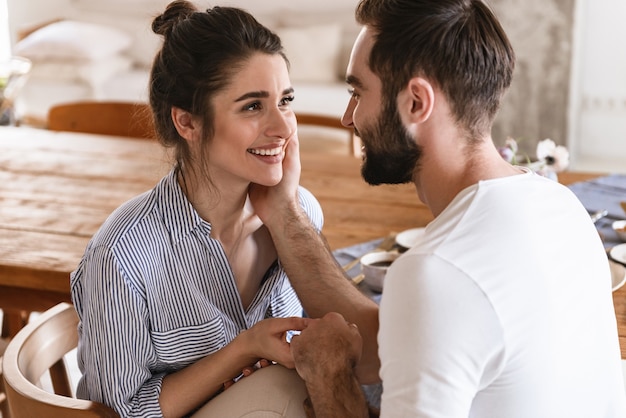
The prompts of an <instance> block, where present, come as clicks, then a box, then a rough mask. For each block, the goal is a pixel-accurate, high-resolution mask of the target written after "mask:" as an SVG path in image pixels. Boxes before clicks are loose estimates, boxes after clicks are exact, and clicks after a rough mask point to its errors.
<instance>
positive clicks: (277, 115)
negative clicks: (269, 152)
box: [267, 109, 296, 138]
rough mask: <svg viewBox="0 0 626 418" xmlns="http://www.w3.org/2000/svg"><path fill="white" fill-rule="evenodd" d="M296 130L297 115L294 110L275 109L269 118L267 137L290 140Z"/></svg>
mask: <svg viewBox="0 0 626 418" xmlns="http://www.w3.org/2000/svg"><path fill="white" fill-rule="evenodd" d="M295 129H296V115H295V114H294V113H293V110H288V111H285V110H281V109H275V110H273V111H272V114H271V115H270V118H269V124H268V128H267V135H268V136H272V137H279V138H289V137H290V136H291V134H293V132H294V131H295Z"/></svg>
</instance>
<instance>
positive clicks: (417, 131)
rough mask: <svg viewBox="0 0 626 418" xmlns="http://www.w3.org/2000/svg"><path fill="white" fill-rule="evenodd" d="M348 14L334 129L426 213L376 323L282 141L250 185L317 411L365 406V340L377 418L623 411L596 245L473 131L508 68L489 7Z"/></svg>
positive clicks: (357, 411) (392, 6) (398, 3)
mask: <svg viewBox="0 0 626 418" xmlns="http://www.w3.org/2000/svg"><path fill="white" fill-rule="evenodd" d="M356 17H357V20H358V22H359V23H360V24H362V25H363V29H362V31H361V32H360V34H359V36H358V38H357V40H356V42H355V45H354V48H353V51H352V55H351V58H350V63H349V65H348V69H347V81H348V83H349V84H350V85H351V86H352V87H353V89H354V92H353V95H352V98H351V99H350V102H349V104H348V108H347V110H346V113H345V115H344V119H343V122H344V124H345V125H349V126H353V127H354V128H355V132H357V133H358V134H359V135H360V137H361V139H362V141H363V145H364V154H365V157H364V162H363V167H362V174H363V177H364V179H365V180H366V181H367V182H369V183H371V184H381V183H404V182H413V183H414V184H415V187H416V189H417V193H418V196H419V198H420V200H421V201H422V202H424V203H425V204H427V205H428V207H429V208H430V210H431V211H432V213H433V214H434V216H435V219H434V220H433V221H432V222H431V223H430V224H429V225H428V226H427V227H426V232H425V237H424V241H423V243H420V244H418V245H417V246H416V247H414V248H412V249H410V250H409V251H408V252H406V253H405V254H403V255H402V256H401V257H400V258H399V259H398V260H397V261H396V262H394V264H393V265H392V266H391V268H390V269H389V271H388V274H387V278H386V281H385V290H384V293H383V296H382V300H381V305H380V313H379V317H378V318H379V321H380V324H379V323H378V321H377V317H376V316H375V315H377V314H378V312H377V311H376V308H375V307H372V306H371V305H370V304H368V303H367V301H364V300H363V298H362V297H360V296H359V295H358V294H355V291H354V290H352V289H350V286H349V285H348V284H347V281H346V280H345V279H343V278H342V273H341V271H340V270H339V269H338V267H337V264H336V263H335V262H334V261H333V260H332V256H331V255H330V253H329V252H328V251H327V250H324V249H323V248H322V247H323V244H322V243H321V238H318V237H317V236H316V234H315V231H314V230H313V228H312V227H311V226H310V225H309V224H308V222H307V220H306V218H305V217H304V216H303V215H302V214H301V213H300V209H299V206H298V205H297V201H296V200H295V198H294V195H295V193H294V191H295V187H296V184H297V175H298V169H299V166H298V163H297V161H295V158H294V156H293V155H289V154H290V153H291V154H293V153H294V152H295V150H294V149H293V148H295V144H294V147H293V148H290V149H288V150H287V158H286V163H285V164H286V166H285V169H286V173H287V174H286V177H285V179H284V180H283V182H282V184H281V185H280V186H279V187H277V188H273V189H264V190H261V189H253V190H252V192H253V195H252V197H253V201H254V204H255V207H256V208H257V210H258V211H259V213H260V214H261V215H262V218H263V220H264V222H265V224H266V225H267V226H268V228H269V229H270V232H271V234H272V238H273V239H274V242H275V243H276V245H277V249H278V251H279V254H280V258H281V262H282V263H283V265H284V266H285V269H286V270H287V273H288V275H289V277H290V279H291V280H292V284H293V286H294V288H295V289H296V292H298V294H299V296H300V298H301V299H302V301H303V304H304V307H305V309H306V310H307V311H308V312H309V313H310V314H311V316H312V317H322V318H321V319H317V320H311V322H310V324H309V325H308V327H307V328H306V329H305V330H303V331H302V333H301V335H300V336H297V337H294V338H293V340H292V343H291V348H292V353H293V355H294V359H295V362H296V369H297V370H298V373H299V374H300V375H301V376H302V378H303V379H304V380H305V382H306V385H307V389H308V392H309V395H310V400H311V402H312V405H313V408H314V410H315V413H316V416H317V417H318V418H321V417H330V416H332V417H339V416H340V417H353V416H354V417H362V416H367V413H368V412H367V406H366V404H365V401H364V399H363V396H362V394H361V391H360V388H359V381H360V382H364V381H371V380H372V378H374V377H375V371H377V370H378V365H379V363H378V358H376V356H375V352H376V349H377V347H376V342H375V340H374V338H375V337H374V335H375V334H376V333H378V345H379V347H378V354H379V358H380V369H379V374H380V378H381V379H382V382H383V395H382V404H381V415H382V416H383V417H446V418H456V417H464V418H467V417H473V418H482V417H507V418H517V417H519V418H522V417H525V418H528V417H532V418H543V417H545V418H554V417H568V418H572V417H579V418H588V417H596V418H599V417H624V416H626V399H625V398H626V395H625V393H624V387H623V381H622V377H621V368H620V354H619V345H618V340H617V332H616V322H615V316H614V311H613V306H612V299H611V285H610V282H611V280H610V272H609V267H608V263H607V260H606V254H605V253H604V250H603V247H602V244H601V241H600V238H599V237H598V234H597V232H596V230H595V228H594V226H593V224H592V222H591V221H590V219H589V216H588V214H587V212H586V211H585V209H584V208H583V207H582V205H581V204H580V203H579V201H578V200H577V199H576V197H575V196H574V195H573V194H572V193H571V192H570V191H569V189H567V188H566V187H564V186H561V185H559V184H558V183H557V182H554V181H551V180H548V179H546V178H542V177H540V176H538V175H536V174H534V173H532V172H530V171H527V170H525V169H522V168H520V167H515V166H511V165H509V164H508V163H506V162H505V161H504V160H503V159H502V158H501V157H500V156H499V154H498V152H497V150H496V147H495V146H494V144H493V141H492V139H491V136H490V130H491V126H492V123H493V120H494V117H495V115H496V113H497V110H498V107H499V103H500V99H501V97H502V95H503V94H504V93H505V91H506V89H507V88H508V86H509V84H510V82H511V78H512V73H513V68H514V61H515V57H514V52H513V50H512V47H511V45H510V43H509V41H508V39H507V36H506V34H505V33H504V31H503V29H502V27H501V26H500V24H499V22H498V21H497V19H496V18H495V16H494V15H493V13H492V12H491V11H490V10H489V9H488V7H487V6H486V5H485V4H484V3H483V2H481V1H479V0H362V1H361V2H360V4H359V5H358V7H357V11H356ZM302 264H305V265H306V266H307V268H306V269H302V268H299V266H301V265H302ZM303 270H305V271H303ZM331 311H336V312H339V314H337V313H329V314H327V312H331ZM340 314H341V315H340ZM354 324H356V325H354Z"/></svg>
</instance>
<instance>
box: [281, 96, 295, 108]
mask: <svg viewBox="0 0 626 418" xmlns="http://www.w3.org/2000/svg"><path fill="white" fill-rule="evenodd" d="M293 99H295V97H294V96H287V97H283V99H282V100H281V101H280V106H289V104H290V103H291V102H293Z"/></svg>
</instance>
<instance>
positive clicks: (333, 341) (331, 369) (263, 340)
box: [224, 312, 363, 389]
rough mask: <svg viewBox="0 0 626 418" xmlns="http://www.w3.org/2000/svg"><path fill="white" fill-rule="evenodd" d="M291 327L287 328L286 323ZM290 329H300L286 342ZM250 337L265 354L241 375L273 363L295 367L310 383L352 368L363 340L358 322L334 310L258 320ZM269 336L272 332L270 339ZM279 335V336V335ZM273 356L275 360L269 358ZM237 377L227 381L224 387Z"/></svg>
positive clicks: (358, 355)
mask: <svg viewBox="0 0 626 418" xmlns="http://www.w3.org/2000/svg"><path fill="white" fill-rule="evenodd" d="M286 325H287V326H289V329H285V326H286ZM289 330H296V331H300V333H299V334H297V333H296V335H293V337H292V338H291V343H289V342H287V339H286V334H287V331H289ZM248 331H249V333H250V338H251V341H254V342H255V343H256V344H257V345H258V346H264V349H265V351H266V356H265V357H266V358H261V359H260V360H258V361H257V362H256V363H255V364H254V365H251V366H248V367H245V368H244V369H243V371H242V375H241V377H246V376H249V375H250V374H252V373H254V371H256V370H258V369H259V368H263V367H267V366H270V365H272V364H274V363H279V364H282V365H283V366H285V367H287V368H290V369H292V368H294V367H295V369H296V371H297V372H298V374H299V375H300V377H301V378H302V379H303V380H304V381H305V382H307V384H317V383H318V382H319V383H320V384H323V383H324V382H327V381H329V380H331V379H332V378H333V376H335V375H336V374H344V373H346V372H351V370H352V369H353V368H354V367H355V366H356V364H357V363H358V362H359V360H360V358H361V350H362V345H363V340H362V338H361V334H360V333H359V330H358V328H357V326H356V324H352V323H348V322H347V321H346V320H345V319H344V318H343V316H342V315H341V314H338V313H335V312H331V313H328V314H326V315H325V316H324V317H322V318H319V319H312V318H273V319H268V320H264V321H261V322H259V323H258V324H256V325H255V326H254V327H252V328H251V329H250V330H248ZM267 336H270V338H269V340H268V338H267ZM276 337H278V338H276ZM267 358H272V359H273V361H270V360H267ZM234 383H235V381H234V380H233V381H227V382H225V383H224V388H225V389H227V388H229V387H231V386H232V385H233V384H234Z"/></svg>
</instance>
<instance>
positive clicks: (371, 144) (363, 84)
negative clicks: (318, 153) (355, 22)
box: [342, 27, 421, 184]
mask: <svg viewBox="0 0 626 418" xmlns="http://www.w3.org/2000/svg"><path fill="white" fill-rule="evenodd" d="M373 43H374V38H373V35H372V33H371V29H369V28H367V27H365V28H363V30H362V31H361V33H360V34H359V36H358V38H357V40H356V42H355V44H354V48H353V50H352V54H351V56H350V63H349V64H348V71H347V74H348V76H347V81H348V84H350V86H351V87H352V91H353V94H352V97H351V98H350V102H349V104H348V107H347V109H346V112H345V114H344V116H343V120H342V122H343V124H344V125H346V126H354V129H355V132H356V134H357V135H359V136H360V137H361V141H362V142H363V148H364V150H363V153H364V161H363V166H362V168H361V174H362V176H363V178H364V179H365V181H366V182H368V183H370V184H382V183H387V184H398V183H408V182H410V181H412V180H413V172H414V170H415V168H416V165H417V164H418V162H419V159H420V156H421V149H420V147H418V146H417V144H416V143H415V139H414V138H413V137H412V136H411V135H410V134H409V132H407V130H406V128H405V127H404V125H403V124H402V121H401V118H400V115H399V112H398V106H397V102H396V98H395V97H385V96H387V95H385V94H383V93H382V90H383V89H382V83H381V80H380V78H378V76H377V75H376V74H374V73H373V72H372V71H371V70H370V68H369V66H368V59H369V54H370V51H371V48H372V45H373Z"/></svg>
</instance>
